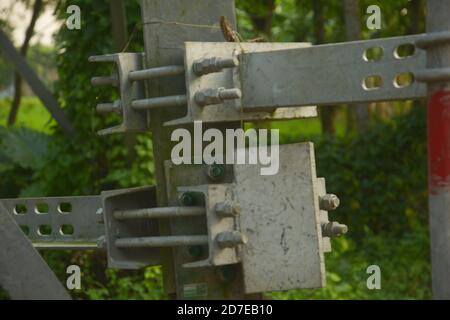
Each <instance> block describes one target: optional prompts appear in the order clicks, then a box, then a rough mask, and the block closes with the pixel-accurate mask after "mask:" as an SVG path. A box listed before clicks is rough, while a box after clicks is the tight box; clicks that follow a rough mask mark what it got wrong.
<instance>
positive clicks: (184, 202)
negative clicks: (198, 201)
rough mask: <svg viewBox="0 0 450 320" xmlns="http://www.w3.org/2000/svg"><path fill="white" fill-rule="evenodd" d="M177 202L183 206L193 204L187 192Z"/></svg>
mask: <svg viewBox="0 0 450 320" xmlns="http://www.w3.org/2000/svg"><path fill="white" fill-rule="evenodd" d="M179 200H180V203H181V204H182V205H183V206H192V205H194V204H195V199H194V196H193V195H192V194H191V193H189V192H184V193H182V194H181V195H180V197H179Z"/></svg>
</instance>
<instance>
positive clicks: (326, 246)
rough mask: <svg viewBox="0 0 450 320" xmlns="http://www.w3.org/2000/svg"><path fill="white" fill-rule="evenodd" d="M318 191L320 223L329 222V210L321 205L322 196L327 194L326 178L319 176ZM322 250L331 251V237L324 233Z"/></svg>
mask: <svg viewBox="0 0 450 320" xmlns="http://www.w3.org/2000/svg"><path fill="white" fill-rule="evenodd" d="M316 192H317V195H318V196H319V209H320V224H321V225H323V224H327V223H328V222H330V220H329V219H328V211H326V210H324V209H322V208H321V207H320V197H321V196H323V195H326V194H327V189H326V183H325V178H317V182H316ZM322 250H323V252H324V253H328V252H331V239H330V237H326V236H324V235H323V234H322Z"/></svg>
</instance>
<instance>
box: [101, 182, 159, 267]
mask: <svg viewBox="0 0 450 320" xmlns="http://www.w3.org/2000/svg"><path fill="white" fill-rule="evenodd" d="M102 200H103V216H104V223H105V230H106V246H107V250H108V266H109V267H110V268H120V269H138V268H142V267H145V266H149V265H158V264H160V263H161V259H160V252H159V249H158V248H142V247H134V248H126V249H121V248H120V247H118V246H117V245H116V241H117V239H124V238H141V237H157V236H159V231H158V220H157V219H148V218H139V219H132V220H117V219H115V218H114V212H115V211H128V210H135V209H141V208H152V207H156V190H155V187H154V186H149V187H140V188H131V189H122V190H112V191H104V192H102Z"/></svg>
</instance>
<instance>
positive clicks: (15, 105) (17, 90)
mask: <svg viewBox="0 0 450 320" xmlns="http://www.w3.org/2000/svg"><path fill="white" fill-rule="evenodd" d="M42 7H43V1H42V0H36V1H35V2H34V6H33V14H32V16H31V20H30V23H29V25H28V27H27V30H26V32H25V39H24V41H23V44H22V47H21V48H20V53H21V54H22V55H23V56H24V57H25V56H26V55H27V52H28V48H29V45H30V40H31V38H32V37H33V34H34V27H35V25H36V21H37V19H38V18H39V14H40V12H41V10H42ZM21 100H22V78H21V77H20V75H19V74H18V73H17V72H16V73H15V75H14V98H13V101H12V103H11V110H10V112H9V116H8V126H11V125H13V124H14V122H16V117H17V112H18V111H19V107H20V101H21Z"/></svg>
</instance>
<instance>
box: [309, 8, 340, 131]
mask: <svg viewBox="0 0 450 320" xmlns="http://www.w3.org/2000/svg"><path fill="white" fill-rule="evenodd" d="M311 2H312V9H313V15H314V17H313V22H314V38H315V42H316V44H322V43H324V42H325V28H324V27H325V26H324V23H325V19H324V12H323V8H324V6H325V4H324V1H323V0H311ZM319 114H320V122H321V125H322V133H324V134H326V135H334V134H335V132H336V128H335V124H334V118H335V115H336V106H322V107H320V108H319Z"/></svg>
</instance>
